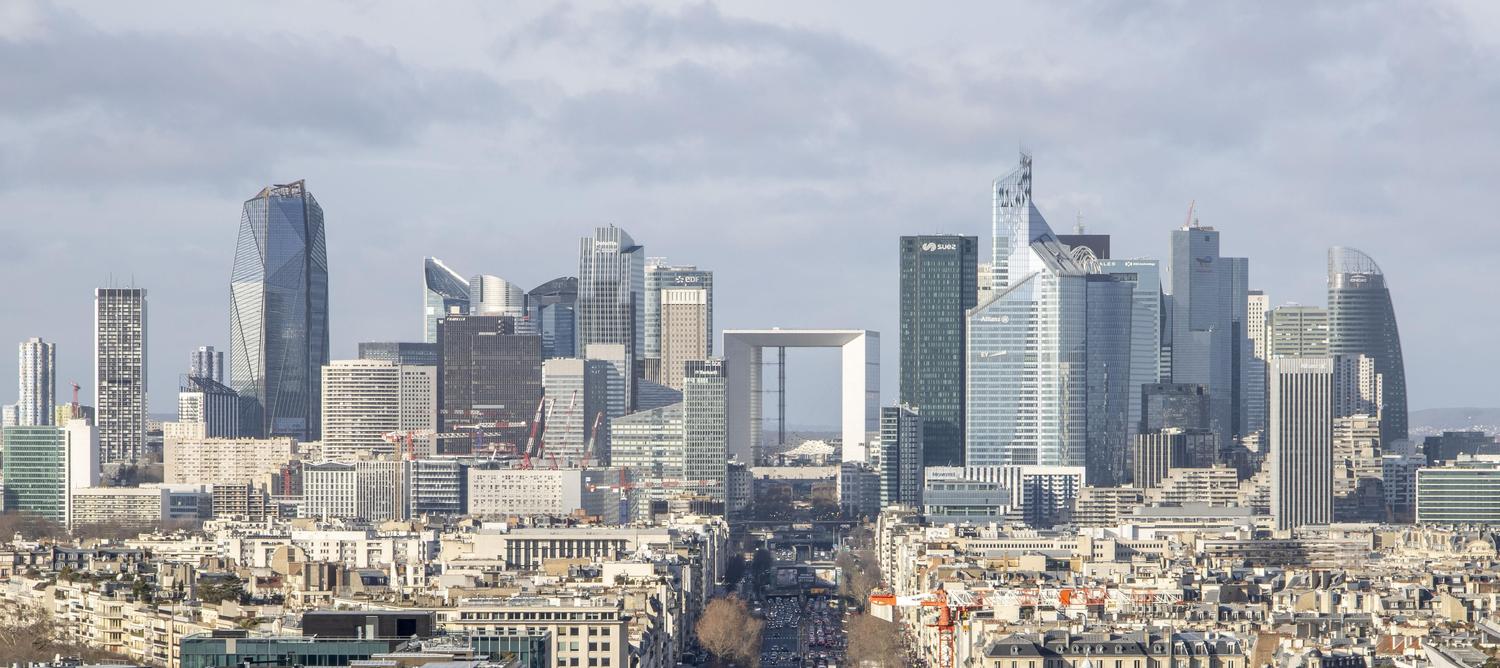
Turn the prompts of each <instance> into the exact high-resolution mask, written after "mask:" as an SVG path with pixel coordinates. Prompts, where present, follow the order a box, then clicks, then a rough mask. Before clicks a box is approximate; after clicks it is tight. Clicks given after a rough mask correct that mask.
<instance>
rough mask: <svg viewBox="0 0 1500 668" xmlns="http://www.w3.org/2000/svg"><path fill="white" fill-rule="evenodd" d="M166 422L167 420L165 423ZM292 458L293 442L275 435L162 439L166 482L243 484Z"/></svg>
mask: <svg viewBox="0 0 1500 668" xmlns="http://www.w3.org/2000/svg"><path fill="white" fill-rule="evenodd" d="M169 424H170V423H169ZM295 457H296V441H294V440H292V438H291V437H289V436H278V437H276V438H202V437H190V438H173V437H171V436H168V437H166V438H165V444H164V446H163V454H162V460H163V468H164V472H163V474H162V481H163V482H165V483H167V484H174V483H192V484H199V485H218V484H229V485H235V484H243V483H246V482H249V481H252V480H260V479H263V478H264V477H265V476H268V475H274V474H277V473H279V472H280V471H281V467H283V466H285V465H286V464H287V462H289V461H291V460H292V459H294V458H295Z"/></svg>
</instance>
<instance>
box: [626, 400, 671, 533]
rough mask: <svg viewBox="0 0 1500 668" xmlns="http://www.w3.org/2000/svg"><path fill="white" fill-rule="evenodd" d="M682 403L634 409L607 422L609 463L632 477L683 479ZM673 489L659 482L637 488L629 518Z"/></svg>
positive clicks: (644, 513) (641, 513)
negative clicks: (642, 409) (648, 408)
mask: <svg viewBox="0 0 1500 668" xmlns="http://www.w3.org/2000/svg"><path fill="white" fill-rule="evenodd" d="M683 414H684V410H683V405H682V403H680V402H679V403H675V404H671V405H668V406H663V407H661V408H652V409H650V410H644V411H638V412H635V413H631V414H629V415H625V416H621V417H618V418H613V419H611V420H610V421H609V463H610V465H611V466H613V467H616V468H620V469H624V470H626V471H628V472H629V476H630V478H631V479H633V480H650V481H653V482H657V483H659V482H663V481H681V480H684V479H685V476H686V470H687V456H686V452H685V451H686V448H687V446H686V443H685V440H686V439H685V434H684V430H683V421H684V415H683ZM675 491H676V490H673V489H669V488H668V487H664V486H661V485H657V486H653V487H649V488H646V489H642V490H640V493H638V494H637V495H635V497H633V499H632V501H634V502H636V503H639V504H641V505H640V506H638V507H637V508H635V509H633V510H632V511H631V515H632V516H633V517H643V516H647V515H649V505H650V502H651V501H656V500H665V499H666V498H667V497H668V496H669V495H670V494H671V493H673V492H675Z"/></svg>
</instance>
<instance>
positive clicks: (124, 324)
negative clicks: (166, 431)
mask: <svg viewBox="0 0 1500 668" xmlns="http://www.w3.org/2000/svg"><path fill="white" fill-rule="evenodd" d="M94 393H95V399H94V407H95V409H94V410H95V420H94V425H95V427H96V428H97V429H98V430H99V433H98V436H99V448H100V454H99V457H100V461H102V462H104V463H116V462H133V461H136V460H137V459H139V458H140V456H141V452H142V450H143V448H144V447H145V444H146V291H145V290H142V289H139V288H99V289H97V290H95V291H94Z"/></svg>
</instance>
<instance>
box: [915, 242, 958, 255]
mask: <svg viewBox="0 0 1500 668" xmlns="http://www.w3.org/2000/svg"><path fill="white" fill-rule="evenodd" d="M956 250H958V244H940V243H937V242H936V241H929V242H926V243H924V244H922V252H924V253H931V252H933V251H956Z"/></svg>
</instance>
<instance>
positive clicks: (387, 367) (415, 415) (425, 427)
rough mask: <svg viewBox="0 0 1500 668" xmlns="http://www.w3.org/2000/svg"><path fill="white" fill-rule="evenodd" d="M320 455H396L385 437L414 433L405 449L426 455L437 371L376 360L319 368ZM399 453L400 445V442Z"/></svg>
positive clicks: (433, 427) (434, 415) (434, 410)
mask: <svg viewBox="0 0 1500 668" xmlns="http://www.w3.org/2000/svg"><path fill="white" fill-rule="evenodd" d="M322 404H323V450H322V452H323V454H324V456H326V457H329V458H350V459H352V458H355V457H357V456H360V455H368V454H397V444H396V443H393V442H391V441H389V440H387V439H386V438H385V437H386V435H387V434H389V433H391V432H408V431H410V432H417V433H416V434H413V437H412V440H411V447H412V449H413V450H416V449H418V448H420V449H421V450H422V452H413V453H412V454H414V455H431V454H433V453H432V452H431V449H432V442H431V440H430V438H428V437H427V434H426V432H431V431H435V430H436V429H437V369H436V368H435V367H430V366H401V365H399V364H396V363H394V362H385V361H378V360H335V361H333V362H331V363H329V364H328V365H327V366H325V367H323V401H322ZM401 445H402V447H405V442H402V444H401Z"/></svg>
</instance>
